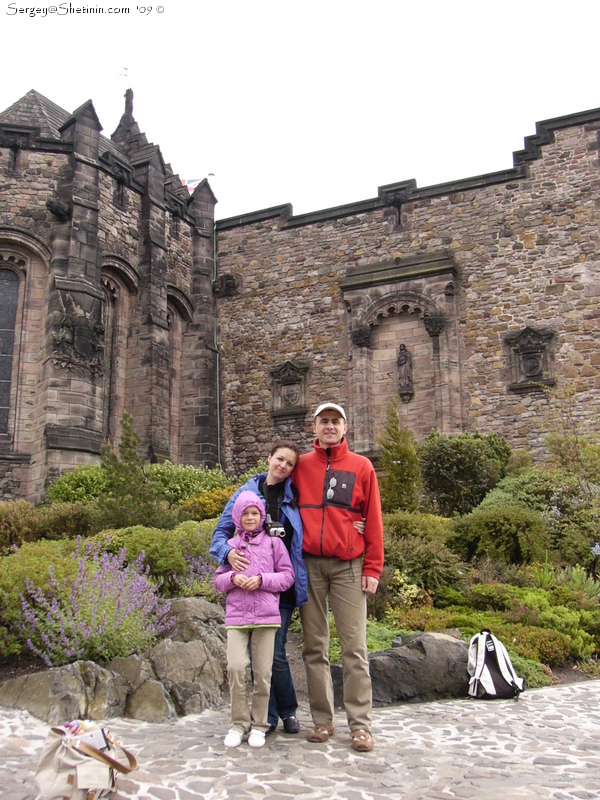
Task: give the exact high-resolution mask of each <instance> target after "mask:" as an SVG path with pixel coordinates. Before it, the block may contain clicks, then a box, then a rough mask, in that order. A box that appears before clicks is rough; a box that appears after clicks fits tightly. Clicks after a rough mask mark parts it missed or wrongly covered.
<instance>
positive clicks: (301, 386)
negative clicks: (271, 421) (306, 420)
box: [271, 361, 308, 417]
mask: <svg viewBox="0 0 600 800" xmlns="http://www.w3.org/2000/svg"><path fill="white" fill-rule="evenodd" d="M307 373H308V366H306V365H305V364H294V363H293V362H291V361H286V362H285V363H284V364H281V365H280V366H278V367H274V368H273V369H271V375H272V376H273V415H274V416H276V417H290V416H293V417H296V416H302V417H303V416H304V414H305V411H306V375H307Z"/></svg>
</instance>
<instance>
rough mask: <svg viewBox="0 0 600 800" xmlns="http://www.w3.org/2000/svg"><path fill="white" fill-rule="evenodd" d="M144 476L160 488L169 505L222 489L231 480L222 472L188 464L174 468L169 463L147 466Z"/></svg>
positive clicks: (229, 483)
mask: <svg viewBox="0 0 600 800" xmlns="http://www.w3.org/2000/svg"><path fill="white" fill-rule="evenodd" d="M144 469H145V472H146V475H147V476H148V478H150V479H151V480H153V481H156V483H157V484H159V485H160V486H161V490H162V494H163V496H164V497H165V498H166V500H167V501H168V502H169V504H170V505H178V504H179V503H182V502H184V501H185V500H188V499H189V498H190V497H194V496H196V495H199V494H201V493H202V492H206V491H209V490H211V489H224V488H226V487H228V486H230V485H231V483H232V480H231V478H230V477H229V476H228V475H227V474H226V473H225V472H223V470H221V469H219V468H216V469H209V468H208V467H193V466H191V465H189V464H180V465H179V466H175V465H174V464H172V463H171V462H170V461H165V462H163V463H162V464H148V465H147V466H146V467H145V468H144Z"/></svg>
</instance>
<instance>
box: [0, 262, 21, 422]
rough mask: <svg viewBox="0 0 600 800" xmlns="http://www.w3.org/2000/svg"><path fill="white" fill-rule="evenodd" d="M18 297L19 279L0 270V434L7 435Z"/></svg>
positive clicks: (6, 270) (9, 271)
mask: <svg viewBox="0 0 600 800" xmlns="http://www.w3.org/2000/svg"><path fill="white" fill-rule="evenodd" d="M18 296H19V278H18V277H17V275H16V273H14V272H13V271H12V270H10V269H0V434H7V433H8V410H9V407H10V384H11V376H12V367H13V353H14V347H15V325H16V321H17V301H18Z"/></svg>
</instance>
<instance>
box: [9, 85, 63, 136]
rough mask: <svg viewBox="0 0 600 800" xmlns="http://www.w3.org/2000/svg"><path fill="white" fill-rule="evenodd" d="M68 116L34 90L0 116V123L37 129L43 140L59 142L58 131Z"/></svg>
mask: <svg viewBox="0 0 600 800" xmlns="http://www.w3.org/2000/svg"><path fill="white" fill-rule="evenodd" d="M70 116H71V114H69V112H68V111H65V110H64V108H61V107H60V106H57V105H56V103H53V102H52V100H48V98H47V97H44V95H43V94H40V93H39V92H36V91H35V89H31V91H29V92H27V94H26V95H24V96H23V97H21V99H20V100H17V102H16V103H13V104H12V106H10V108H7V109H6V111H3V112H2V113H1V114H0V123H4V124H5V125H6V124H9V125H23V126H24V127H26V128H39V129H40V135H41V136H42V137H43V138H44V139H58V140H60V133H59V132H58V129H59V128H60V126H61V125H62V124H63V123H64V122H66V121H67V120H68V119H69V117H70Z"/></svg>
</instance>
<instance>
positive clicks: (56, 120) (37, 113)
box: [0, 89, 129, 162]
mask: <svg viewBox="0 0 600 800" xmlns="http://www.w3.org/2000/svg"><path fill="white" fill-rule="evenodd" d="M72 116H73V113H69V112H68V111H65V109H64V108H61V107H60V106H57V105H56V103H53V102H52V100H48V98H47V97H44V95H43V94H40V93H39V92H36V90H35V89H31V90H30V91H29V92H27V94H26V95H24V96H23V97H21V99H20V100H17V102H16V103H13V104H12V106H10V108H7V109H6V110H5V111H2V113H0V125H1V124H4V125H22V126H23V127H26V128H39V131H40V136H41V138H43V139H55V140H56V141H60V128H61V127H62V125H64V123H65V122H66V121H67V120H68V119H70V118H71V117H72ZM107 150H108V151H109V152H111V153H112V154H113V155H115V156H117V157H118V158H119V159H121V161H126V162H127V161H128V160H129V159H128V158H127V155H126V154H125V152H124V150H123V149H122V148H121V147H119V146H118V145H117V144H116V143H115V142H113V141H111V140H110V139H108V138H107V137H106V136H102V134H100V155H102V153H105V152H106V151H107Z"/></svg>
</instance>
